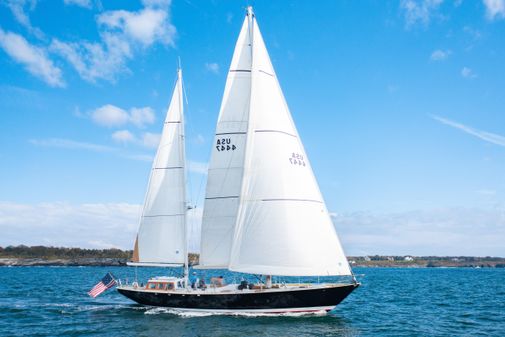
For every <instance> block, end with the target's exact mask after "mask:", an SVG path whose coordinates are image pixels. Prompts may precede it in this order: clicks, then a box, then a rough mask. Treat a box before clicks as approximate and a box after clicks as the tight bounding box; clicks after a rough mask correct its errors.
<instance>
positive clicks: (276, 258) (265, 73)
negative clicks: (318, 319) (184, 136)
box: [214, 10, 351, 276]
mask: <svg viewBox="0 0 505 337" xmlns="http://www.w3.org/2000/svg"><path fill="white" fill-rule="evenodd" d="M244 25H247V28H248V29H249V34H248V35H249V36H251V37H252V41H251V44H252V67H251V70H252V72H251V78H250V81H251V89H250V101H249V107H248V109H249V114H247V113H244V116H247V115H248V116H249V123H247V122H244V125H247V126H248V129H247V144H246V155H245V158H244V167H245V169H244V173H243V175H242V178H243V179H242V184H241V185H242V188H241V193H240V198H239V210H238V216H237V219H236V223H235V231H234V237H233V245H232V249H231V254H230V256H231V258H230V263H229V266H228V268H229V269H230V270H232V271H237V272H244V273H254V274H264V275H265V274H270V275H293V276H295V275H296V276H310V275H321V276H322V275H350V274H351V271H350V268H349V264H348V262H347V259H346V257H345V255H344V252H343V249H342V246H341V244H340V242H339V239H338V236H337V233H336V231H335V228H334V226H333V224H332V221H331V219H330V216H329V214H328V211H327V209H326V206H325V203H324V200H323V198H322V196H321V193H320V191H319V187H318V184H317V182H316V179H315V177H314V174H313V172H312V169H311V166H310V162H309V160H308V158H307V155H306V153H305V150H304V148H303V145H302V143H301V141H300V138H299V136H298V132H297V130H296V128H295V125H294V123H293V121H292V118H291V114H290V112H289V109H288V107H287V104H286V102H285V99H284V96H283V94H282V91H281V88H280V86H279V83H278V81H277V77H276V75H275V72H274V69H273V67H272V64H271V62H270V58H269V56H268V52H267V50H266V48H265V45H264V42H263V38H262V36H261V33H260V30H259V28H258V25H257V23H256V20H255V19H254V16H253V14H252V11H250V10H249V15H248V17H246V20H245V22H244ZM243 30H244V29H243ZM241 34H242V33H241ZM244 87H245V86H244ZM244 89H246V88H244ZM244 92H246V91H245V90H244ZM241 95H244V93H242V94H241ZM231 178H232V177H227V179H231ZM233 178H235V179H236V178H237V177H233ZM227 179H225V181H227ZM214 184H218V182H214Z"/></svg>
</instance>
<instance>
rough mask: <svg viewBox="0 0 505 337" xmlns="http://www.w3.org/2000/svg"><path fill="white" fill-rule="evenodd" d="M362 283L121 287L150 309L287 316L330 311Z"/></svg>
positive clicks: (133, 298)
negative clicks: (229, 288) (222, 289)
mask: <svg viewBox="0 0 505 337" xmlns="http://www.w3.org/2000/svg"><path fill="white" fill-rule="evenodd" d="M358 286H359V284H345V285H340V284H339V285H332V286H324V287H314V288H298V289H287V290H278V289H277V290H272V291H269V290H262V291H253V292H248V291H234V292H231V293H213V292H211V291H206V292H200V291H189V292H181V291H179V292H156V291H146V290H139V289H133V288H131V287H129V288H128V287H119V288H118V289H117V290H118V292H119V293H121V294H122V295H124V296H126V297H128V298H130V299H131V300H133V301H135V302H137V303H139V304H143V305H149V306H157V307H165V308H171V309H176V310H181V311H204V312H214V313H241V312H242V313H243V312H247V313H283V312H315V311H321V310H324V311H329V310H332V309H333V308H334V307H335V306H336V305H337V304H339V303H340V302H342V300H344V299H345V298H346V297H347V296H348V295H349V294H350V293H351V292H352V291H353V290H354V289H355V288H357V287H358Z"/></svg>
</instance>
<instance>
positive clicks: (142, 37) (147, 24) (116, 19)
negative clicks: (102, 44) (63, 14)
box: [97, 7, 176, 46]
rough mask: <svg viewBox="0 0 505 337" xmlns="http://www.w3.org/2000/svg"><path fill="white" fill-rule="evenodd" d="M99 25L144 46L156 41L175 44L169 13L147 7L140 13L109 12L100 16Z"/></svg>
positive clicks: (173, 29) (173, 28)
mask: <svg viewBox="0 0 505 337" xmlns="http://www.w3.org/2000/svg"><path fill="white" fill-rule="evenodd" d="M97 21H98V24H99V25H101V26H102V27H105V28H106V29H107V30H111V31H113V32H115V33H117V34H121V35H124V36H125V37H127V38H129V39H131V40H132V41H134V42H138V43H141V44H142V45H143V46H150V45H151V44H153V43H154V42H155V41H159V42H161V43H163V44H171V45H173V43H174V37H175V32H176V30H175V27H174V26H173V25H172V24H170V23H169V22H168V11H167V10H165V9H160V8H153V7H146V8H144V9H142V10H140V11H138V12H128V11H125V10H118V11H108V12H105V13H103V14H100V15H99V16H98V19H97Z"/></svg>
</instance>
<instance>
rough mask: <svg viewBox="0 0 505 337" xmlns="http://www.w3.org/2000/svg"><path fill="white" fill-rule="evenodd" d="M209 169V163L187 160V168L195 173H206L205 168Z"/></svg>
mask: <svg viewBox="0 0 505 337" xmlns="http://www.w3.org/2000/svg"><path fill="white" fill-rule="evenodd" d="M208 169H209V163H202V162H197V161H193V160H189V161H188V170H189V171H190V172H193V173H197V174H203V175H206V174H207V170H208Z"/></svg>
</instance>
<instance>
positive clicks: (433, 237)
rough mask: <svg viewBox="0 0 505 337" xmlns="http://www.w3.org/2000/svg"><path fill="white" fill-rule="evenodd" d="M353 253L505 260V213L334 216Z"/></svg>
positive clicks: (437, 211) (436, 211)
mask: <svg viewBox="0 0 505 337" xmlns="http://www.w3.org/2000/svg"><path fill="white" fill-rule="evenodd" d="M333 221H334V223H335V227H336V229H337V232H338V234H339V237H340V239H341V241H342V244H343V246H344V248H345V251H346V253H347V254H349V255H374V254H381V255H406V254H411V255H474V256H486V255H491V256H505V245H503V240H504V239H505V209H503V208H502V209H498V208H497V209H475V208H441V209H432V210H418V211H410V212H402V213H390V214H373V213H369V212H355V213H347V214H335V215H334V216H333Z"/></svg>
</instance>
